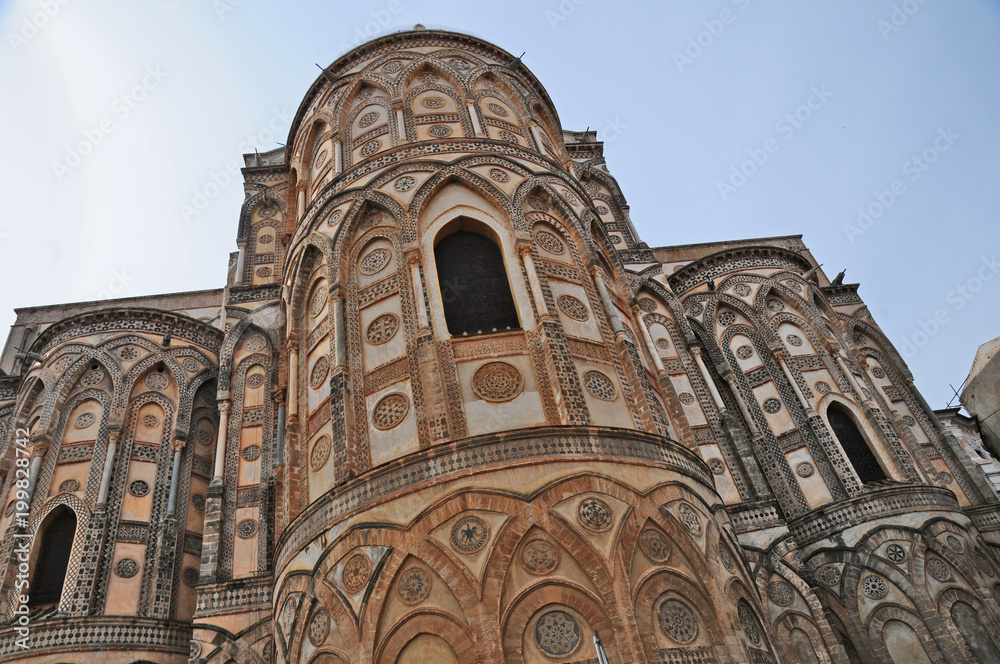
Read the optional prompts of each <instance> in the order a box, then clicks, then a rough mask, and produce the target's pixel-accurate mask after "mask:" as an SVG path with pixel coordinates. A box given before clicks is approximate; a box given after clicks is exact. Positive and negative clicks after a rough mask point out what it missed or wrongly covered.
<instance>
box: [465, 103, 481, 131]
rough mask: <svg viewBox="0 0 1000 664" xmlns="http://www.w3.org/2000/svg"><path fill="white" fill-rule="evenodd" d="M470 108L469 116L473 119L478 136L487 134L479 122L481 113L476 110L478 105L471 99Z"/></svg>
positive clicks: (473, 125)
mask: <svg viewBox="0 0 1000 664" xmlns="http://www.w3.org/2000/svg"><path fill="white" fill-rule="evenodd" d="M467 108H468V109H469V118H470V119H471V120H472V128H473V129H474V130H475V132H476V136H485V134H484V133H483V126H482V125H481V124H479V113H477V112H476V106H475V104H473V103H472V102H471V101H470V102H469V103H468V104H467Z"/></svg>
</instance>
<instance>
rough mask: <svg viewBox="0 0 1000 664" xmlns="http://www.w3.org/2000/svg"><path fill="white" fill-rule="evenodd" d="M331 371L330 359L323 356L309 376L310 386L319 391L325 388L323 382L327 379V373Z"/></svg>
mask: <svg viewBox="0 0 1000 664" xmlns="http://www.w3.org/2000/svg"><path fill="white" fill-rule="evenodd" d="M329 371H330V359H329V358H328V357H327V356H326V355H323V356H322V357H320V358H319V359H318V360H316V364H314V365H313V368H312V373H311V374H309V385H310V387H312V388H313V389H314V390H316V389H319V388H320V387H322V386H323V381H324V380H325V379H326V375H327V373H329Z"/></svg>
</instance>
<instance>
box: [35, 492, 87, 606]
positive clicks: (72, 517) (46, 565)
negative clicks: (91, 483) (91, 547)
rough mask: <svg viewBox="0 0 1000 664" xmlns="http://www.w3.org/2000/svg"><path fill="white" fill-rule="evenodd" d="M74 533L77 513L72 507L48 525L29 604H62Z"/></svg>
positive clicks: (43, 535) (43, 536)
mask: <svg viewBox="0 0 1000 664" xmlns="http://www.w3.org/2000/svg"><path fill="white" fill-rule="evenodd" d="M74 535H76V514H75V513H74V512H73V510H70V509H64V510H63V511H62V512H61V513H60V514H59V515H58V516H57V517H55V518H54V519H52V521H50V522H49V525H48V526H47V527H46V528H45V533H44V534H42V541H41V544H40V546H39V548H38V563H37V564H36V565H35V575H34V578H32V580H31V594H30V595H29V597H30V598H31V599H30V601H29V602H28V605H29V606H45V605H46V604H58V603H59V598H60V597H61V596H62V590H63V581H65V580H66V568H67V566H68V565H69V554H70V552H71V551H72V550H73V536H74Z"/></svg>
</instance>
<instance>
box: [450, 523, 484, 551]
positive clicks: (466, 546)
mask: <svg viewBox="0 0 1000 664" xmlns="http://www.w3.org/2000/svg"><path fill="white" fill-rule="evenodd" d="M489 537H490V527H489V524H487V523H486V522H485V521H483V520H482V519H480V518H479V517H478V516H475V515H474V514H470V515H468V516H464V517H462V518H461V519H459V520H458V521H456V522H455V525H454V526H452V527H451V545H452V546H453V547H455V550H456V551H459V552H460V553H465V554H472V553H476V552H478V551H481V550H482V549H483V547H484V546H486V541H487V540H488V539H489Z"/></svg>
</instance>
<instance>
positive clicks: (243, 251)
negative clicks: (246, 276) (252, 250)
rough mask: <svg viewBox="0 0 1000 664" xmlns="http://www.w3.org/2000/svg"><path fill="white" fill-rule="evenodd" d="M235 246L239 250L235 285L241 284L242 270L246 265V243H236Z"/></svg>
mask: <svg viewBox="0 0 1000 664" xmlns="http://www.w3.org/2000/svg"><path fill="white" fill-rule="evenodd" d="M236 246H238V247H239V248H240V252H239V257H238V258H237V259H236V283H237V284H242V283H243V268H244V266H245V265H246V260H247V243H246V240H244V241H242V242H237V243H236Z"/></svg>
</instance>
